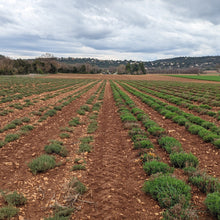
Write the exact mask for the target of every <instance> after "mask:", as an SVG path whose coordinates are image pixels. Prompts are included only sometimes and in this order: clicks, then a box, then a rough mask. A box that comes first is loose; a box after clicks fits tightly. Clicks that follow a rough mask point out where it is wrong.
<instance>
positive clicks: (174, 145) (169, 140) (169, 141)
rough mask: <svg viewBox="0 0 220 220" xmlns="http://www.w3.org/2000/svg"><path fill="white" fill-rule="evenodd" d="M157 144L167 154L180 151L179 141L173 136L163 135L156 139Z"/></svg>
mask: <svg viewBox="0 0 220 220" xmlns="http://www.w3.org/2000/svg"><path fill="white" fill-rule="evenodd" d="M158 143H159V145H160V146H161V147H162V148H164V149H165V150H166V151H167V152H168V153H169V154H170V153H172V152H180V151H182V146H181V143H180V142H179V141H178V140H176V139H175V138H173V137H169V136H165V137H162V138H160V139H159V140H158Z"/></svg>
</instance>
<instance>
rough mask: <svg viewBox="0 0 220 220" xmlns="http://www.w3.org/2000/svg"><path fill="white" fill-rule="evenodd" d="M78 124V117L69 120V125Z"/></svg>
mask: <svg viewBox="0 0 220 220" xmlns="http://www.w3.org/2000/svg"><path fill="white" fill-rule="evenodd" d="M79 124H80V121H79V117H75V118H72V120H71V121H69V126H74V127H76V126H77V125H79Z"/></svg>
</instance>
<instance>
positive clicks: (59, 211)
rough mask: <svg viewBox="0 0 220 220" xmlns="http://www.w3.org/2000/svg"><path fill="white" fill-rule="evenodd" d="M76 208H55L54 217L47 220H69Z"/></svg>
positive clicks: (46, 219)
mask: <svg viewBox="0 0 220 220" xmlns="http://www.w3.org/2000/svg"><path fill="white" fill-rule="evenodd" d="M73 211H74V208H68V207H60V206H55V208H54V217H49V218H45V220H69V219H70V217H71V214H72V213H73Z"/></svg>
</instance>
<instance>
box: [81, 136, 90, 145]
mask: <svg viewBox="0 0 220 220" xmlns="http://www.w3.org/2000/svg"><path fill="white" fill-rule="evenodd" d="M80 141H81V143H87V144H89V143H90V142H92V141H93V136H86V137H83V138H80Z"/></svg>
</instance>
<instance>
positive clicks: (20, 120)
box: [11, 119, 22, 125]
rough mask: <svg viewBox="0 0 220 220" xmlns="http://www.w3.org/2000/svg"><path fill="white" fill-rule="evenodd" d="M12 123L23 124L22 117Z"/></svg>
mask: <svg viewBox="0 0 220 220" xmlns="http://www.w3.org/2000/svg"><path fill="white" fill-rule="evenodd" d="M11 123H13V124H15V125H22V119H15V120H13V121H12V122H11Z"/></svg>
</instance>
